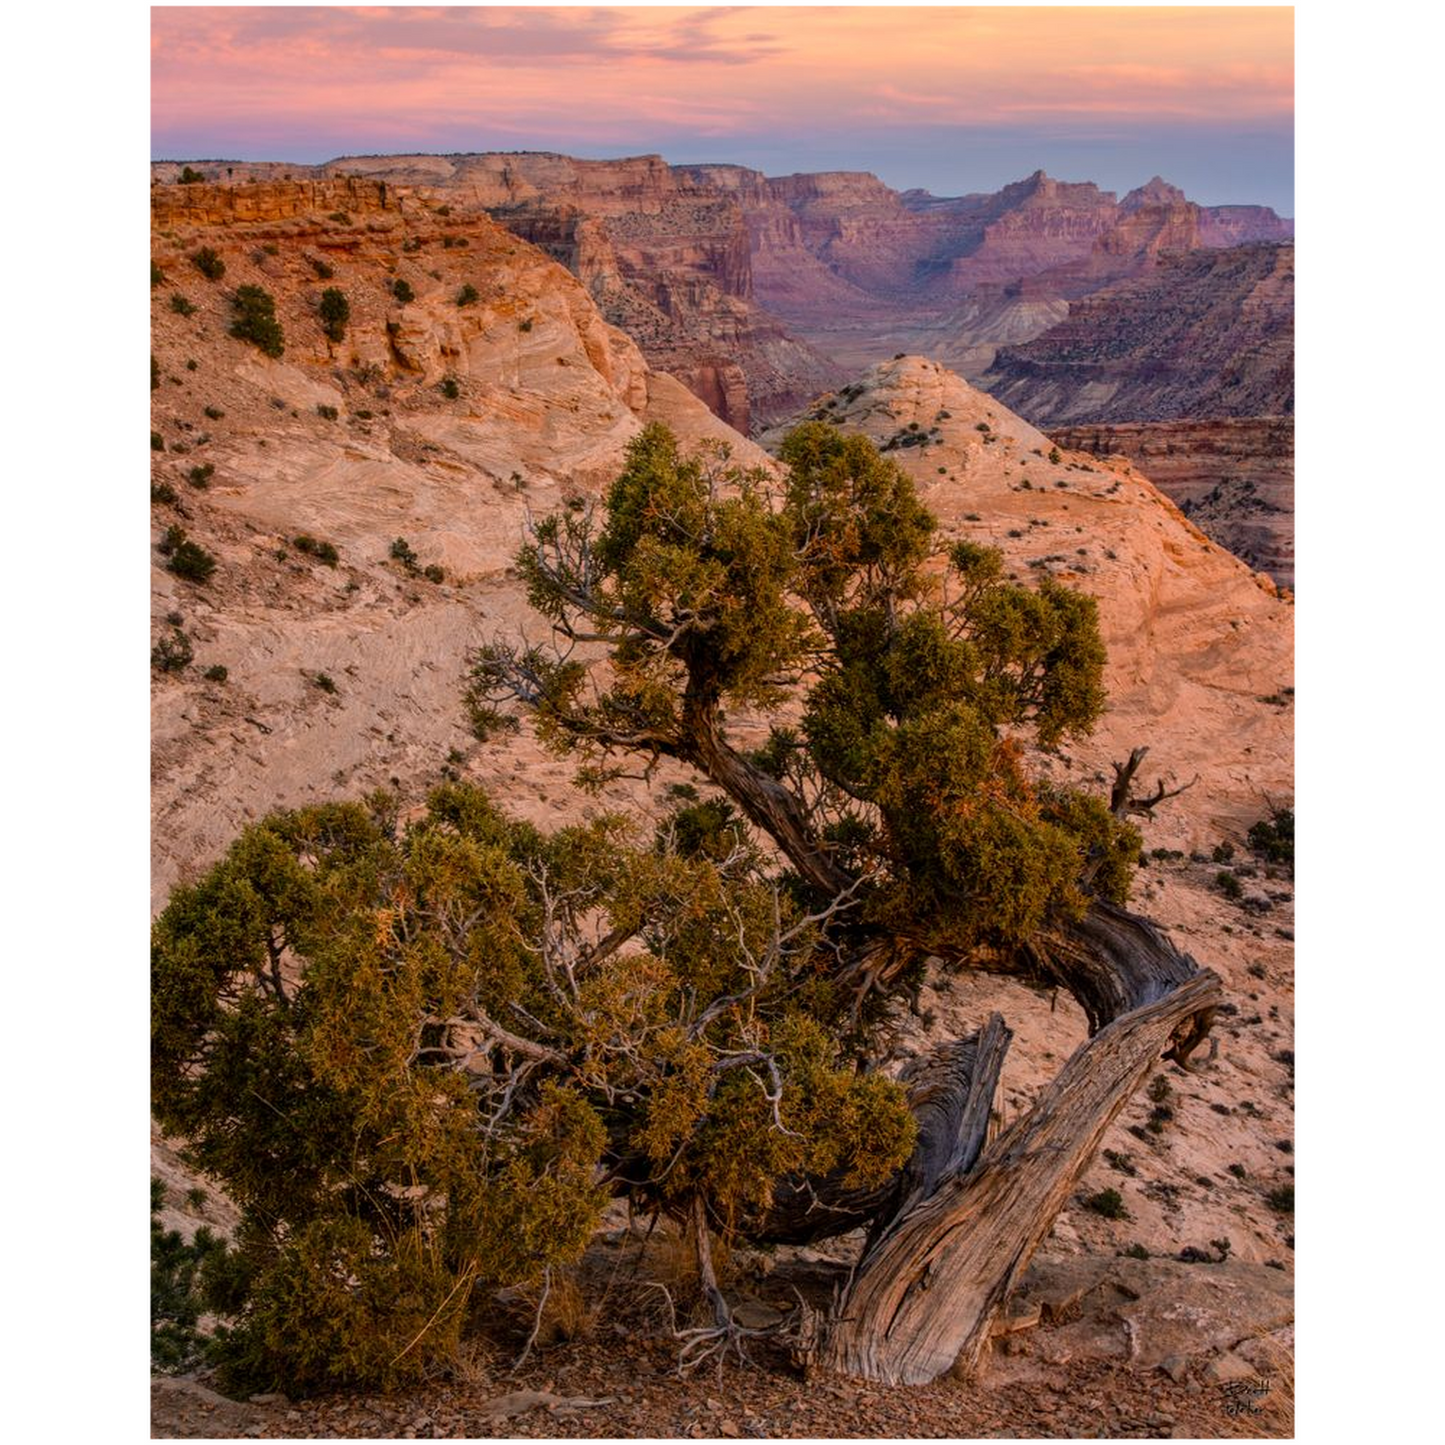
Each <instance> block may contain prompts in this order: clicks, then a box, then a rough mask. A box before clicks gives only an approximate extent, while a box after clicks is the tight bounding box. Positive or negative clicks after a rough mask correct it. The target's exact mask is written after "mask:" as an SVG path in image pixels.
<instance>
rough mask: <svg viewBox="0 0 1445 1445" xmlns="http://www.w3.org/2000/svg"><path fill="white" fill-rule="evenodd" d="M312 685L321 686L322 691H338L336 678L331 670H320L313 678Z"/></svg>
mask: <svg viewBox="0 0 1445 1445" xmlns="http://www.w3.org/2000/svg"><path fill="white" fill-rule="evenodd" d="M311 685H312V687H319V688H320V689H321V691H322V692H326V693H333V694H334V693H335V692H336V680H335V678H333V677H332V676H331V674H330V673H329V672H318V673H317V674H316V675H315V676H314V677H313V678H312V679H311Z"/></svg>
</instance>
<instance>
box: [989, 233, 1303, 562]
mask: <svg viewBox="0 0 1445 1445" xmlns="http://www.w3.org/2000/svg"><path fill="white" fill-rule="evenodd" d="M1148 209H1149V207H1148V206H1147V205H1144V206H1141V207H1140V208H1139V209H1137V210H1136V211H1135V212H1134V214H1135V215H1143V214H1145V213H1146V211H1147V210H1148ZM980 384H981V385H983V386H985V387H987V388H988V390H989V391H990V392H991V393H993V395H995V396H997V397H998V398H999V400H1000V401H1002V402H1003V403H1004V404H1005V405H1007V406H1010V407H1012V408H1013V409H1014V410H1016V411H1018V412H1020V413H1021V414H1023V415H1024V416H1027V417H1029V418H1030V419H1031V420H1032V421H1034V422H1035V423H1037V424H1038V425H1040V426H1046V427H1048V428H1049V430H1050V431H1051V432H1052V433H1053V434H1054V436H1055V437H1056V438H1057V439H1058V440H1059V441H1060V442H1061V444H1063V445H1067V446H1073V447H1078V448H1080V449H1083V450H1088V451H1091V452H1094V453H1095V454H1104V453H1108V452H1112V451H1118V452H1122V453H1124V454H1125V455H1127V456H1129V457H1130V458H1132V459H1133V460H1134V461H1135V462H1136V463H1137V464H1138V465H1139V466H1140V467H1141V468H1142V469H1143V470H1144V471H1145V472H1146V473H1148V475H1149V477H1150V478H1151V479H1152V480H1153V481H1154V482H1156V483H1157V484H1158V485H1159V486H1160V487H1162V488H1163V489H1164V490H1165V491H1166V492H1168V493H1169V495H1170V496H1171V497H1173V498H1174V499H1175V500H1176V501H1177V502H1179V503H1180V504H1181V505H1183V506H1185V507H1186V508H1187V509H1188V510H1189V512H1190V515H1191V516H1192V517H1193V519H1194V520H1195V521H1196V522H1197V523H1198V524H1199V525H1200V526H1201V527H1203V528H1204V529H1205V531H1207V532H1208V533H1209V535H1210V536H1212V537H1214V538H1215V539H1216V540H1217V541H1219V542H1222V543H1223V544H1224V545H1226V546H1228V547H1231V548H1232V549H1234V550H1235V551H1236V552H1237V553H1238V554H1239V555H1240V556H1241V557H1243V558H1245V560H1247V561H1248V562H1249V563H1250V564H1251V565H1252V566H1254V567H1258V568H1260V569H1262V570H1264V571H1267V572H1269V573H1270V575H1271V576H1273V577H1274V578H1275V580H1276V581H1278V582H1279V583H1280V584H1281V585H1283V586H1286V587H1292V586H1293V585H1294V480H1293V478H1294V429H1293V423H1292V419H1291V418H1292V414H1293V411H1294V247H1293V246H1292V245H1266V244H1255V245H1248V246H1236V247H1231V248H1228V249H1224V250H1203V249H1198V250H1192V251H1187V252H1175V253H1168V254H1164V255H1162V256H1161V257H1160V258H1159V260H1158V263H1157V265H1156V267H1155V268H1154V269H1153V270H1152V271H1150V272H1148V273H1146V274H1145V275H1142V276H1139V277H1137V278H1135V279H1133V280H1130V281H1127V282H1123V283H1120V284H1119V285H1116V286H1112V287H1109V288H1107V289H1105V290H1103V291H1100V292H1097V293H1095V294H1094V295H1093V296H1089V297H1086V298H1084V299H1083V300H1079V301H1074V302H1072V303H1071V304H1070V306H1069V309H1068V315H1067V317H1066V318H1065V319H1063V320H1061V321H1060V322H1059V323H1058V324H1057V325H1055V326H1053V327H1051V328H1050V329H1049V330H1048V331H1046V332H1044V334H1043V335H1041V336H1038V337H1036V338H1034V339H1033V340H1029V341H1025V342H1023V343H1022V344H1020V345H1016V346H1007V347H1005V348H1004V349H1003V350H1001V351H1000V352H999V353H998V355H997V357H996V359H995V361H994V364H993V365H992V367H991V368H990V369H989V370H988V371H987V372H986V373H985V374H984V376H983V377H982V379H981V382H980Z"/></svg>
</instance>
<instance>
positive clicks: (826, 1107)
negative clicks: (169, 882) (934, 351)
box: [152, 784, 914, 1391]
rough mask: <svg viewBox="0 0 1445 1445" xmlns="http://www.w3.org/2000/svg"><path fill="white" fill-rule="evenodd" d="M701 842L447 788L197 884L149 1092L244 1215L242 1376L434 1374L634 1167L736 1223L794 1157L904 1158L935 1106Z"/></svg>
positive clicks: (231, 1347)
mask: <svg viewBox="0 0 1445 1445" xmlns="http://www.w3.org/2000/svg"><path fill="white" fill-rule="evenodd" d="M708 831H709V830H708V828H706V827H702V828H700V829H699V830H698V831H697V832H696V833H695V835H694V838H695V841H696V842H697V843H698V845H699V846H698V847H697V848H696V849H695V851H694V852H693V854H692V855H691V856H683V855H682V854H681V853H679V852H678V851H677V850H676V849H674V848H672V847H670V846H667V845H666V844H665V842H664V843H659V842H658V841H657V840H652V841H643V842H637V843H635V842H633V841H632V839H631V838H630V836H629V835H628V833H627V832H626V830H625V829H624V828H623V826H622V825H621V824H620V822H619V821H618V820H617V819H615V818H599V819H597V820H595V821H593V822H591V823H589V824H586V825H584V826H580V827H574V828H568V829H564V830H562V831H560V832H557V833H554V834H551V835H544V834H542V833H539V832H538V831H537V830H536V829H534V828H532V827H531V826H529V825H526V824H523V823H518V822H514V821H512V820H511V819H509V818H507V817H506V816H505V815H504V814H502V813H501V812H500V811H498V810H497V809H496V808H495V807H494V806H493V805H492V804H491V803H490V801H489V800H488V799H487V798H486V796H485V795H484V794H482V793H481V792H480V791H478V790H477V789H475V788H470V787H467V786H464V785H460V784H455V785H449V786H447V787H444V788H440V789H438V790H437V791H436V792H434V793H433V794H432V796H431V798H430V799H429V801H428V806H427V808H426V811H425V814H424V815H423V816H422V817H420V818H418V819H416V820H415V821H413V822H411V823H409V824H408V825H407V826H405V827H404V828H403V827H400V826H399V825H398V823H397V816H396V807H395V804H394V803H393V802H392V800H390V799H389V798H386V797H385V796H382V795H377V796H375V797H373V798H371V799H369V800H367V802H366V803H364V804H358V803H345V804H326V805H321V806H317V807H312V808H306V809H302V810H300V811H297V812H292V813H283V814H277V815H275V816H273V817H271V818H268V819H266V820H265V821H263V822H262V823H259V824H256V825H254V826H253V827H251V828H249V829H247V831H246V832H245V833H244V834H243V835H242V836H241V837H240V838H239V839H238V840H237V841H236V843H235V844H234V845H233V846H232V848H231V849H230V851H229V853H228V854H227V855H226V857H225V858H224V859H223V860H222V861H221V862H220V863H219V864H217V865H216V866H215V867H214V868H213V869H212V870H211V871H210V872H209V873H207V874H206V875H205V876H204V877H203V878H201V879H200V880H199V881H198V882H197V883H195V884H194V885H192V886H190V887H187V888H182V889H178V890H177V891H176V892H175V894H174V895H173V896H172V899H171V901H170V903H169V905H168V907H167V908H166V910H165V911H164V912H163V913H162V914H161V916H160V918H159V919H158V920H157V922H156V925H155V931H154V941H153V956H152V1098H153V1103H154V1107H155V1110H156V1115H157V1117H158V1119H159V1120H160V1121H161V1123H162V1125H163V1127H164V1128H165V1129H166V1130H167V1131H168V1132H169V1133H172V1134H174V1135H176V1136H178V1137H180V1138H183V1139H185V1140H186V1141H187V1149H188V1157H189V1158H190V1159H191V1160H192V1162H193V1163H194V1164H195V1165H196V1167H198V1168H202V1169H204V1170H206V1171H207V1172H208V1173H210V1174H212V1175H213V1176H214V1177H216V1178H217V1179H219V1180H220V1181H221V1182H222V1183H223V1185H224V1186H225V1188H226V1191H227V1194H228V1195H229V1197H230V1198H231V1199H232V1200H234V1201H235V1203H236V1204H237V1206H238V1208H239V1209H240V1210H241V1212H242V1217H243V1223H242V1228H241V1230H240V1232H239V1235H238V1241H237V1248H236V1251H235V1252H234V1254H233V1256H231V1257H230V1258H229V1259H228V1260H227V1261H226V1263H225V1267H224V1268H223V1269H218V1270H217V1271H216V1277H215V1278H214V1280H213V1282H212V1289H211V1296H210V1297H211V1301H212V1305H213V1307H214V1308H216V1309H217V1310H219V1311H221V1312H222V1313H223V1314H225V1315H226V1316H227V1317H228V1318H229V1320H230V1322H231V1323H230V1327H229V1329H228V1331H227V1334H226V1336H225V1339H224V1342H223V1344H222V1345H221V1354H222V1363H223V1366H224V1369H225V1372H226V1374H225V1378H227V1379H228V1381H230V1382H231V1383H232V1384H234V1385H237V1386H240V1387H243V1388H248V1389H277V1388H280V1389H286V1390H289V1391H307V1390H313V1389H319V1388H325V1387H328V1386H334V1385H340V1384H344V1383H353V1384H362V1385H365V1386H368V1387H373V1386H374V1387H388V1386H391V1385H396V1384H401V1383H404V1382H405V1381H407V1380H410V1379H416V1378H419V1377H421V1376H422V1375H424V1374H425V1373H426V1372H428V1371H429V1370H431V1369H433V1368H434V1367H435V1366H436V1365H437V1364H438V1363H439V1362H441V1361H443V1360H445V1359H446V1357H447V1356H448V1354H449V1353H450V1352H451V1351H452V1349H453V1348H454V1344H455V1340H456V1337H457V1331H458V1329H459V1328H460V1323H461V1320H462V1318H463V1316H464V1314H465V1311H466V1309H467V1306H468V1302H469V1300H470V1299H471V1297H473V1296H474V1295H478V1294H481V1295H482V1296H485V1295H487V1294H489V1293H490V1292H491V1291H494V1290H495V1289H497V1288H500V1287H503V1286H508V1285H519V1284H526V1283H528V1282H531V1281H535V1280H537V1279H538V1278H539V1276H540V1275H541V1272H542V1271H543V1270H544V1269H547V1268H549V1267H555V1266H557V1265H561V1264H565V1263H567V1262H568V1261H571V1260H574V1259H576V1258H577V1256H578V1255H579V1253H580V1252H581V1250H582V1248H583V1247H584V1245H585V1243H586V1241H587V1239H588V1237H589V1236H590V1234H591V1233H592V1231H593V1230H594V1229H595V1228H596V1226H597V1222H598V1220H599V1217H600V1214H601V1211H602V1209H603V1206H604V1205H605V1203H606V1191H604V1190H603V1189H601V1188H600V1187H599V1184H598V1180H599V1178H600V1177H601V1176H602V1174H603V1172H604V1171H606V1170H607V1169H609V1168H620V1167H621V1166H622V1164H623V1161H627V1162H626V1172H627V1177H628V1179H629V1181H630V1188H631V1191H632V1192H633V1194H634V1195H635V1196H636V1197H638V1198H639V1199H640V1200H641V1201H642V1202H643V1203H647V1202H648V1201H653V1202H658V1203H662V1204H664V1205H665V1206H668V1207H674V1208H679V1207H681V1206H682V1204H683V1203H684V1202H685V1201H686V1200H688V1199H690V1198H691V1197H692V1195H693V1194H694V1193H695V1192H697V1191H699V1190H701V1191H703V1192H704V1193H705V1195H706V1197H707V1199H708V1201H709V1204H710V1207H711V1208H712V1209H713V1210H714V1212H715V1217H716V1219H717V1221H718V1225H719V1227H720V1228H722V1229H724V1231H726V1230H727V1229H728V1228H729V1227H730V1225H731V1224H732V1223H733V1222H737V1221H741V1220H742V1219H743V1218H744V1217H745V1216H747V1215H748V1213H749V1212H750V1211H756V1210H760V1209H764V1208H766V1206H767V1202H768V1200H769V1199H770V1198H771V1194H772V1191H773V1188H774V1186H775V1183H776V1181H777V1179H778V1177H779V1176H780V1175H781V1174H783V1173H788V1172H792V1171H795V1170H797V1169H800V1168H801V1169H808V1170H816V1171H819V1172H831V1171H835V1170H836V1171H839V1172H840V1173H841V1174H843V1175H844V1176H846V1177H848V1178H850V1179H853V1180H856V1181H857V1182H859V1183H870V1182H877V1181H878V1180H880V1179H882V1178H886V1177H888V1176H889V1175H891V1174H892V1173H893V1172H894V1171H895V1170H896V1169H897V1168H898V1166H899V1165H900V1164H901V1162H902V1161H903V1159H904V1158H906V1157H907V1155H908V1153H909V1151H910V1150H911V1148H912V1145H913V1141H914V1126H913V1122H912V1120H911V1118H910V1117H909V1115H908V1113H907V1111H906V1109H905V1108H904V1107H903V1104H902V1094H901V1090H900V1089H899V1088H898V1086H897V1085H896V1084H893V1083H891V1082H890V1081H888V1080H886V1079H883V1078H881V1077H878V1076H873V1075H859V1074H858V1073H857V1072H856V1071H855V1069H854V1067H853V1066H852V1064H851V1063H850V1062H849V1061H848V1060H847V1059H846V1058H845V1057H844V1055H843V1054H842V1052H841V1050H840V1048H839V1046H838V1043H837V1038H836V1019H837V1015H838V1012H839V1010H840V1009H841V1008H842V1007H843V1006H844V1004H845V1002H846V1001H841V1000H839V1001H834V1002H832V1003H830V1002H829V1000H828V996H827V994H826V991H823V992H820V991H819V990H818V988H817V983H816V978H817V963H818V960H817V958H816V957H815V954H814V948H815V945H816V942H817V934H816V930H815V928H814V927H813V925H812V924H811V923H810V922H809V921H808V920H806V919H805V918H803V917H802V916H801V915H800V912H799V910H798V908H797V906H796V905H795V904H794V903H793V902H792V901H791V900H790V899H789V897H788V896H787V895H786V893H780V892H779V891H778V889H777V888H776V887H775V885H774V884H773V882H772V881H771V880H769V879H768V877H767V876H766V871H765V870H764V869H763V868H762V866H761V864H760V862H759V860H758V858H757V857H756V856H755V851H754V850H751V849H741V850H739V849H731V848H728V849H726V850H723V851H721V852H720V851H719V850H718V849H716V848H712V847H710V846H708V844H707V840H706V838H705V837H704V835H705V834H706V833H707V832H708ZM712 831H713V832H717V831H718V830H716V829H714V830H712ZM722 831H726V827H725V825H724V827H723V829H722ZM599 938H600V939H602V940H603V942H602V943H598V942H597V940H598V939H599ZM618 940H621V942H618ZM624 945H625V946H624ZM564 958H565V959H567V960H569V962H568V964H567V966H566V968H559V967H558V960H560V959H564Z"/></svg>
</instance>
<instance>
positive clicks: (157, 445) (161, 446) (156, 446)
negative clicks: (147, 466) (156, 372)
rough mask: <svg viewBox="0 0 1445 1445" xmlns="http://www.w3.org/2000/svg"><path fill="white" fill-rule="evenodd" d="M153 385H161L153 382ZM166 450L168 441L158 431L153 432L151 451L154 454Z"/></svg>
mask: <svg viewBox="0 0 1445 1445" xmlns="http://www.w3.org/2000/svg"><path fill="white" fill-rule="evenodd" d="M153 384H155V385H159V383H158V382H153ZM165 449H166V439H165V438H164V437H163V436H162V435H161V434H160V433H159V432H158V431H153V432H152V433H151V450H152V451H153V452H163V451H165Z"/></svg>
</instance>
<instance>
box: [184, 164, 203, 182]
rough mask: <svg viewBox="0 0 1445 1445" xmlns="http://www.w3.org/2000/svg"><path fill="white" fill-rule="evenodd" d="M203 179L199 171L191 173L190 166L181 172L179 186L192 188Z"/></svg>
mask: <svg viewBox="0 0 1445 1445" xmlns="http://www.w3.org/2000/svg"><path fill="white" fill-rule="evenodd" d="M205 179H206V178H205V176H203V175H202V174H201V173H200V171H193V170H192V169H191V168H190V166H186V167H185V168H184V169H183V170H182V171H181V177H180V184H181V185H183V186H194V185H197V184H198V183H199V182H201V181H204V180H205Z"/></svg>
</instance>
